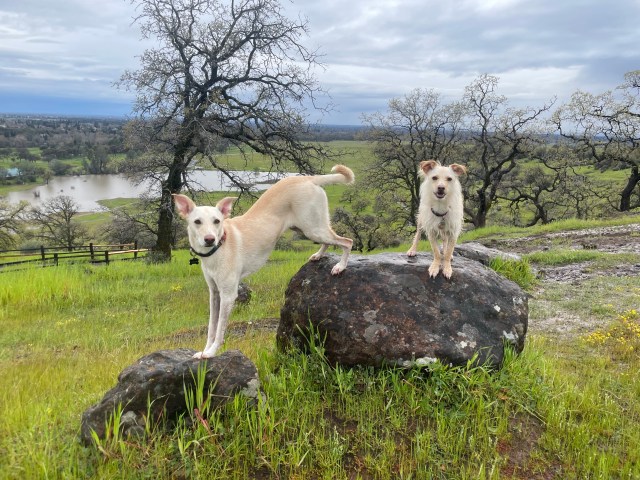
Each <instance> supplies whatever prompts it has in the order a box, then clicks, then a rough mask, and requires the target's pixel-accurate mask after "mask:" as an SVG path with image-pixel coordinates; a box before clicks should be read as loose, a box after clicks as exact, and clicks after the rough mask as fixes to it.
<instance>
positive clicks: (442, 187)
mask: <svg viewBox="0 0 640 480" xmlns="http://www.w3.org/2000/svg"><path fill="white" fill-rule="evenodd" d="M466 172H467V169H466V167H464V166H463V165H458V164H456V163H453V164H451V165H449V166H448V167H445V166H442V165H440V164H439V163H438V162H436V161H435V160H426V161H422V162H420V169H419V170H418V173H419V174H420V176H421V177H423V178H424V180H423V181H422V185H420V207H419V209H418V221H417V230H416V235H415V237H414V238H413V244H412V245H411V248H410V249H409V250H408V251H407V255H408V256H410V257H413V256H415V254H416V250H417V249H418V242H420V237H421V236H422V232H423V231H424V233H425V234H426V235H427V238H428V239H429V243H430V244H431V249H432V250H433V263H431V266H430V267H429V276H430V277H432V278H435V277H436V276H437V275H438V273H439V272H440V268H441V267H442V274H443V275H444V276H445V277H446V278H451V274H452V272H453V271H452V269H451V257H452V256H453V249H454V248H455V246H456V242H457V241H458V236H459V235H460V232H461V231H462V220H463V214H464V212H463V201H464V200H463V197H462V187H461V186H460V181H459V180H458V176H460V175H462V174H464V173H466ZM438 237H440V238H441V239H442V244H443V245H442V250H443V253H442V254H441V253H440V247H439V246H438ZM443 256H444V262H443Z"/></svg>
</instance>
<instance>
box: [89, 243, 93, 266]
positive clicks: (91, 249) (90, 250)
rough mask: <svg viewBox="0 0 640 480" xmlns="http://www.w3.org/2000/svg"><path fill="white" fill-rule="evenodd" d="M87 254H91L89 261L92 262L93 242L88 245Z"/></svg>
mask: <svg viewBox="0 0 640 480" xmlns="http://www.w3.org/2000/svg"><path fill="white" fill-rule="evenodd" d="M89 252H90V253H91V261H92V262H93V242H91V243H90V244H89Z"/></svg>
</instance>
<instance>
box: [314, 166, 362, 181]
mask: <svg viewBox="0 0 640 480" xmlns="http://www.w3.org/2000/svg"><path fill="white" fill-rule="evenodd" d="M331 172H333V173H330V174H329V175H316V176H314V177H311V178H313V183H315V184H316V185H331V184H334V183H346V184H350V183H353V181H354V180H355V178H356V177H355V175H354V174H353V171H352V170H351V169H350V168H349V167H345V166H344V165H335V166H334V167H333V168H332V169H331Z"/></svg>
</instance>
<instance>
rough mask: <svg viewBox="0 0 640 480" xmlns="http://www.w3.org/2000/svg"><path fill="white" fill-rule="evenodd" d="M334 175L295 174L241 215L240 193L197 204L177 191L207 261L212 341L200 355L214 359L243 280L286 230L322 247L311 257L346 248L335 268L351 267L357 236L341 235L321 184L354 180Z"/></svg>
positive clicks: (196, 249)
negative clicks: (236, 207) (236, 212)
mask: <svg viewBox="0 0 640 480" xmlns="http://www.w3.org/2000/svg"><path fill="white" fill-rule="evenodd" d="M331 171H332V172H334V173H332V174H329V175H315V176H294V177H288V178H285V179H283V180H280V181H279V182H278V183H276V184H275V185H273V186H272V187H271V188H269V189H268V190H267V191H266V192H265V193H263V194H262V196H261V197H260V198H259V199H258V200H257V201H256V203H254V204H253V206H252V207H251V208H250V209H249V210H248V211H247V212H246V213H245V214H244V215H240V216H239V217H234V218H229V215H230V213H231V207H232V205H233V202H234V201H235V200H236V198H235V197H226V198H223V199H222V200H220V201H219V202H218V203H217V204H216V206H215V207H208V206H196V204H195V203H194V202H193V200H191V199H190V198H189V197H186V196H184V195H174V196H173V199H174V202H175V205H176V209H177V210H178V213H179V214H180V216H181V217H182V218H184V219H186V220H187V232H188V234H189V244H190V245H191V251H192V253H194V254H195V255H198V256H199V257H201V259H202V272H203V274H204V278H205V280H206V281H207V285H208V286H209V308H210V312H209V331H208V334H207V344H206V346H205V348H204V350H203V351H202V352H199V353H197V354H196V355H194V357H196V358H210V357H213V356H214V355H215V354H216V352H217V351H218V349H219V348H220V347H221V346H222V342H223V341H224V333H225V330H226V329H227V323H228V321H229V315H230V314H231V310H232V308H233V304H234V302H235V300H236V297H237V296H238V285H239V284H240V280H241V279H242V278H244V277H246V276H247V275H249V274H251V273H253V272H255V271H256V270H258V269H259V268H260V267H262V265H264V264H265V262H266V261H267V259H268V258H269V255H270V254H271V251H272V250H273V248H274V247H275V245H276V242H277V241H278V239H279V238H280V236H281V235H282V233H284V231H285V230H288V229H290V228H296V229H299V230H301V231H302V233H303V234H304V235H305V236H306V237H307V238H308V239H310V240H312V241H314V242H317V243H320V244H321V246H320V250H318V251H317V252H316V253H314V254H313V255H311V257H310V258H309V260H319V259H320V258H321V257H322V256H323V255H324V254H325V252H326V250H327V248H328V246H329V245H336V246H339V247H340V248H342V257H341V258H340V261H339V262H338V263H337V264H336V265H335V266H334V267H333V269H332V270H331V273H332V275H338V274H340V273H342V271H343V270H344V269H345V268H346V267H347V261H348V259H349V253H350V252H351V246H352V244H353V240H351V239H349V238H345V237H340V236H338V235H336V233H335V232H334V231H333V229H332V228H331V226H330V219H329V202H328V200H327V194H326V193H325V191H324V190H323V189H322V188H321V186H322V185H330V184H335V183H347V184H348V183H353V180H354V175H353V172H352V171H351V169H349V168H347V167H345V166H344V165H336V166H335V167H333V169H332V170H331Z"/></svg>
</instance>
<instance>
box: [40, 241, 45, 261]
mask: <svg viewBox="0 0 640 480" xmlns="http://www.w3.org/2000/svg"><path fill="white" fill-rule="evenodd" d="M40 258H42V263H44V260H45V258H44V245H40Z"/></svg>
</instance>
